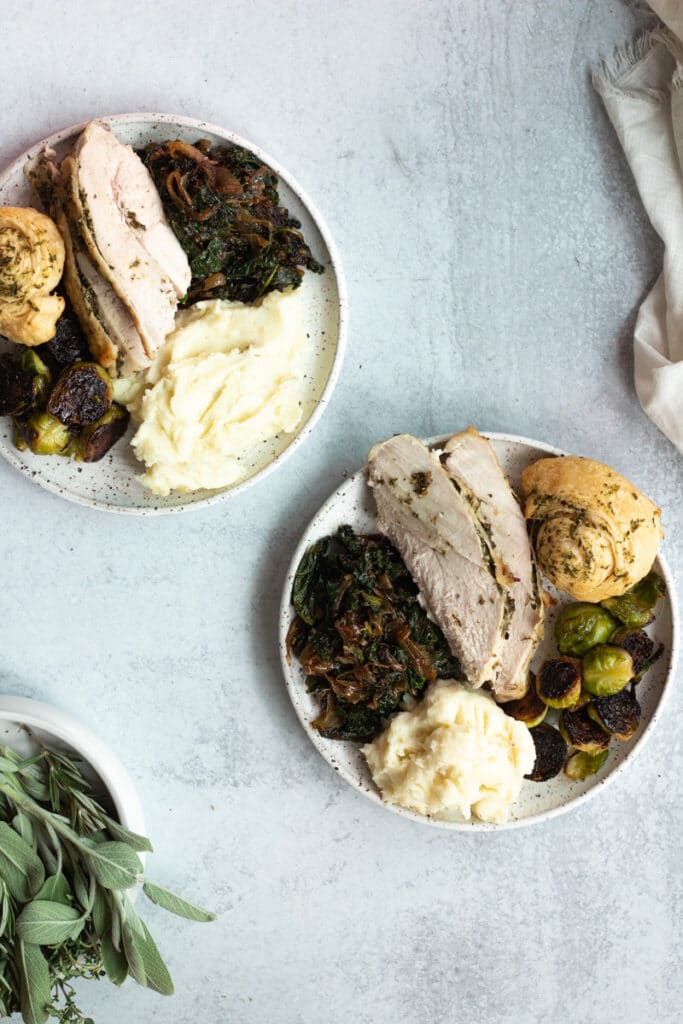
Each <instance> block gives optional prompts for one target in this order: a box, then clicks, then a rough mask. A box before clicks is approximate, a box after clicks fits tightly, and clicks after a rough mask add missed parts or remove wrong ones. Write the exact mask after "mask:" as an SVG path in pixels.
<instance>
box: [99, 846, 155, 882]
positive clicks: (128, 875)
mask: <svg viewBox="0 0 683 1024" xmlns="http://www.w3.org/2000/svg"><path fill="white" fill-rule="evenodd" d="M87 859H88V863H89V865H90V868H91V870H92V872H93V874H94V875H95V878H96V879H97V881H98V882H99V883H100V885H101V886H103V887H104V888H105V889H132V888H133V886H134V885H136V884H137V882H138V881H139V879H140V876H141V874H142V864H141V863H140V858H139V857H138V855H137V854H136V853H135V851H134V850H131V848H130V846H126V844H125V843H119V842H110V843H99V844H92V845H89V847H88V852H87Z"/></svg>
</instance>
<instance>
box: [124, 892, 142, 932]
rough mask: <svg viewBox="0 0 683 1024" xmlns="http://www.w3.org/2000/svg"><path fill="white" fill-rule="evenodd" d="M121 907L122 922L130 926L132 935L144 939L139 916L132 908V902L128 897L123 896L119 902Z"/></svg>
mask: <svg viewBox="0 0 683 1024" xmlns="http://www.w3.org/2000/svg"><path fill="white" fill-rule="evenodd" d="M121 905H122V909H123V914H124V920H125V921H127V922H128V924H129V925H130V928H131V931H132V932H133V935H138V936H139V937H140V938H141V939H142V938H144V937H145V926H144V925H143V923H142V921H141V919H140V915H139V914H138V912H137V910H136V909H135V907H134V906H133V903H132V901H131V900H130V899H129V898H128V896H126V895H124V896H123V897H122V900H121Z"/></svg>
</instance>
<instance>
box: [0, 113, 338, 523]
mask: <svg viewBox="0 0 683 1024" xmlns="http://www.w3.org/2000/svg"><path fill="white" fill-rule="evenodd" d="M90 120H98V121H104V123H105V124H109V125H113V126H116V125H123V124H133V123H135V122H136V121H149V122H153V123H157V124H158V123H162V124H171V125H178V126H180V127H182V128H187V129H188V130H191V131H197V132H201V131H203V130H205V131H208V132H211V133H212V134H213V135H218V136H219V137H220V138H222V139H225V140H226V141H227V142H233V143H234V144H235V145H237V146H243V147H244V148H245V149H248V150H250V151H251V152H252V153H254V154H255V155H256V156H257V157H258V158H259V159H260V160H263V162H264V163H266V164H268V166H269V167H271V168H272V169H273V170H274V171H275V173H276V174H277V176H278V177H279V178H281V179H282V180H283V181H285V182H286V183H287V185H288V187H289V188H290V189H291V190H292V192H294V194H295V195H296V197H297V199H298V200H299V201H300V202H301V203H302V205H303V206H305V207H306V209H307V211H308V213H309V214H310V216H311V218H312V220H313V221H314V223H315V226H316V228H317V229H318V231H319V232H320V235H321V236H322V239H323V241H324V243H325V245H326V247H327V251H328V253H329V256H330V263H331V267H332V271H333V273H334V276H335V281H336V285H337V295H338V299H339V307H338V308H339V332H338V335H337V344H336V351H335V354H334V360H333V362H332V366H331V368H330V373H329V376H328V378H327V383H326V384H325V387H324V389H323V391H322V393H321V395H320V398H319V399H318V401H317V403H316V406H315V409H314V410H313V412H312V413H311V415H310V416H309V418H308V420H307V421H306V423H305V424H304V426H303V427H302V428H301V430H300V431H299V433H298V434H297V435H296V437H294V438H293V440H292V441H291V442H290V444H288V445H287V447H286V448H285V449H284V451H282V452H280V454H279V455H276V456H275V458H274V459H273V461H272V462H269V463H268V465H267V466H264V467H263V469H260V470H259V471H258V472H257V473H254V475H253V476H250V477H249V478H248V479H247V480H244V481H243V482H242V483H240V484H237V485H236V486H235V487H228V488H225V489H224V490H221V491H216V493H215V494H209V495H208V496H207V497H206V498H202V499H201V500H199V501H194V502H188V503H187V504H184V503H179V504H178V505H173V506H149V507H144V508H135V507H132V506H124V505H116V504H115V503H114V502H109V501H103V500H98V499H95V498H86V497H83V496H82V495H79V494H70V493H68V492H66V491H65V490H64V488H63V486H61V485H59V484H57V483H54V482H52V481H51V480H43V479H39V478H37V477H33V476H32V475H31V474H30V473H27V472H26V467H25V465H24V463H22V462H21V460H20V459H19V458H18V457H15V456H14V454H13V452H12V451H11V449H9V448H7V449H5V448H0V455H1V456H2V457H3V458H4V459H5V460H6V461H7V462H8V463H9V464H10V465H11V466H13V467H14V468H15V469H17V470H18V471H19V472H20V473H21V475H22V476H25V477H27V478H28V479H29V480H32V481H33V483H36V484H38V486H39V487H42V488H43V490H46V491H50V492H51V493H52V494H56V495H57V497H59V498H63V499H65V500H66V501H70V502H73V503H74V504H76V505H83V506H85V507H86V508H92V509H97V510H98V511H100V512H114V513H116V514H117V515H124V516H164V515H178V514H179V513H184V512H194V511H198V510H200V509H203V508H206V507H207V506H209V505H217V504H219V503H220V502H223V501H227V500H228V499H230V498H235V497H237V495H238V494H241V493H242V492H243V491H246V490H247V488H249V487H252V486H254V485H255V484H258V483H260V482H261V481H262V480H264V479H265V478H266V477H267V476H269V475H270V473H272V472H273V471H274V470H275V469H277V468H278V467H279V466H281V465H282V463H283V462H284V461H285V460H286V459H287V458H289V456H290V455H292V454H293V453H294V452H295V451H296V450H297V448H298V447H299V446H300V445H301V444H303V442H304V441H305V440H306V439H307V438H308V437H309V436H310V434H311V433H312V431H313V430H314V429H315V426H316V424H317V423H318V420H319V419H320V417H321V416H322V414H323V412H324V411H325V409H326V407H327V404H328V402H329V400H330V398H331V396H332V392H333V391H334V389H335V387H336V386H337V381H338V379H339V374H340V373H341V368H342V364H343V362H344V355H345V353H346V340H347V335H348V309H349V301H348V291H347V286H346V277H345V275H344V270H343V268H342V261H341V255H340V253H339V249H338V247H337V243H336V242H335V241H334V238H333V237H332V234H331V232H330V229H329V228H328V226H327V223H326V222H325V220H324V218H323V216H322V214H321V213H320V211H319V210H318V208H317V206H316V205H315V203H314V202H313V201H312V200H311V199H310V197H309V196H308V193H307V192H306V191H305V190H304V189H303V188H302V187H301V186H300V185H299V183H298V182H297V180H296V179H295V178H293V177H292V175H291V174H290V173H289V171H287V170H285V168H284V167H283V166H282V165H281V164H280V163H279V162H278V161H277V160H274V159H273V157H271V156H270V154H269V153H267V152H266V151H265V150H264V149H262V148H261V147H260V146H257V145H255V144H254V143H253V142H251V141H250V140H249V139H246V138H244V136H242V135H238V134H237V133H236V132H232V131H228V130H227V129H225V128H221V127H220V125H216V124H213V123H212V122H210V121H202V120H199V119H197V118H194V117H186V116H184V115H182V114H159V113H154V112H149V111H142V112H139V113H131V114H108V115H103V116H101V117H97V118H90ZM88 123H89V122H88V121H82V122H81V123H80V124H75V125H71V126H70V127H68V128H62V129H60V131H57V132H53V134H52V135H49V136H48V137H47V138H45V139H41V140H40V141H39V142H35V143H34V144H33V145H32V146H29V148H28V149H26V150H25V151H24V152H23V153H22V154H21V155H20V156H18V157H17V158H16V160H13V161H12V163H11V164H9V165H8V166H7V167H5V168H4V169H3V170H2V172H0V183H1V182H2V181H3V180H4V179H5V178H9V177H10V176H11V175H13V174H15V173H16V172H17V171H18V170H20V169H22V168H23V166H24V164H25V163H26V161H27V160H28V159H29V157H30V156H31V155H33V154H34V153H35V152H36V151H39V150H41V149H43V148H44V147H45V146H49V147H52V148H54V147H55V146H57V145H59V143H60V142H63V141H64V140H65V139H68V138H69V137H70V136H71V135H75V134H76V133H77V132H81V131H82V130H83V129H84V128H85V126H86V124H88ZM141 471H142V467H141Z"/></svg>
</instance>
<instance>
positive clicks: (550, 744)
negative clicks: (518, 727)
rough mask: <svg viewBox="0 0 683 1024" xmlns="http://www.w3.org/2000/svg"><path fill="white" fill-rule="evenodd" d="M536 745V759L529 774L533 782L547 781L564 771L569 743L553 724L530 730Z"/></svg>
mask: <svg viewBox="0 0 683 1024" xmlns="http://www.w3.org/2000/svg"><path fill="white" fill-rule="evenodd" d="M529 731H530V733H531V736H532V738H533V741H534V746H535V747H536V761H535V762H534V766H533V768H532V769H531V771H530V772H529V774H528V775H525V776H524V777H525V778H526V779H531V781H532V782H547V781H548V779H553V778H554V777H555V776H556V775H559V773H560V772H561V771H562V766H563V765H564V762H565V758H566V756H567V744H566V743H565V742H564V740H563V739H562V737H561V736H560V734H559V732H558V731H557V729H554V728H553V726H552V725H546V724H545V723H544V724H543V725H537V726H536V728H535V729H530V730H529Z"/></svg>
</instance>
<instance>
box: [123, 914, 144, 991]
mask: <svg viewBox="0 0 683 1024" xmlns="http://www.w3.org/2000/svg"><path fill="white" fill-rule="evenodd" d="M140 941H141V940H140V937H139V936H138V942H140ZM121 942H122V943H123V952H124V953H125V956H126V963H127V964H128V970H129V971H130V975H131V978H134V979H135V980H136V981H137V983H138V985H142V987H143V988H144V987H145V986H146V985H147V974H146V973H145V962H144V960H143V958H142V953H141V952H140V950H139V949H138V946H137V944H136V942H135V935H134V934H133V930H132V929H131V926H130V925H129V924H128V922H127V921H124V922H123V927H122V929H121Z"/></svg>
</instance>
